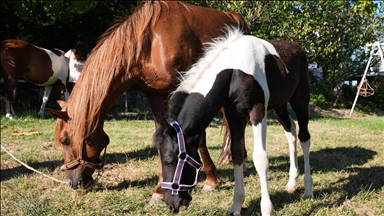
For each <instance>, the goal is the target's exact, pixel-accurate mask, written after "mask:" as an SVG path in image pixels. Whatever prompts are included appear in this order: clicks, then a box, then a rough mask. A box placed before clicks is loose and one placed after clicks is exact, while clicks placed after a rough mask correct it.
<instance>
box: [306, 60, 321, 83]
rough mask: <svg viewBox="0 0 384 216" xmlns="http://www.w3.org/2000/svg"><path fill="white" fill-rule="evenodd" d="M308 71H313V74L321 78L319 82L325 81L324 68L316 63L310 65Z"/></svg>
mask: <svg viewBox="0 0 384 216" xmlns="http://www.w3.org/2000/svg"><path fill="white" fill-rule="evenodd" d="M308 70H310V71H312V72H313V74H314V75H315V76H316V77H317V78H319V80H322V79H323V68H322V67H321V66H320V65H318V64H317V63H316V62H313V63H310V64H309V65H308Z"/></svg>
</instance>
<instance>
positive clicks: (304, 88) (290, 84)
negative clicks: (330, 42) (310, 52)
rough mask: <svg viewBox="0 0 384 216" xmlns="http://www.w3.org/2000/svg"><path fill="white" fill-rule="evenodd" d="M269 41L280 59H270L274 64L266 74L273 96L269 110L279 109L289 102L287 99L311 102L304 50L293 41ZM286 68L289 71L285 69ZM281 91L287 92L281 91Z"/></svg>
mask: <svg viewBox="0 0 384 216" xmlns="http://www.w3.org/2000/svg"><path fill="white" fill-rule="evenodd" d="M267 41H268V42H269V43H271V44H272V45H273V46H274V48H275V49H276V51H277V52H278V53H279V58H276V57H270V58H269V61H270V62H272V63H270V64H269V65H271V66H270V68H269V69H268V68H267V72H266V73H267V80H268V86H269V89H270V94H271V101H270V103H269V106H268V109H269V110H271V109H275V108H278V107H279V106H281V105H283V104H284V103H286V102H288V101H286V99H285V98H289V101H291V100H292V99H293V100H296V99H295V98H297V99H298V100H300V101H309V80H308V62H307V56H306V54H305V51H304V50H303V48H302V47H301V46H300V45H299V44H298V43H296V42H293V41H278V40H267ZM279 59H281V61H280V60H279ZM285 67H286V69H287V71H285V69H283V68H285ZM281 89H285V91H280V90H281ZM298 95H300V96H299V97H298ZM283 98H284V99H283Z"/></svg>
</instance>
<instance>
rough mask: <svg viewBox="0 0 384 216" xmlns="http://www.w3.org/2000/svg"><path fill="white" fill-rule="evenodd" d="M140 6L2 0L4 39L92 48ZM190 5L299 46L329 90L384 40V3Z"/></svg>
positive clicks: (202, 1)
mask: <svg viewBox="0 0 384 216" xmlns="http://www.w3.org/2000/svg"><path fill="white" fill-rule="evenodd" d="M138 2H141V0H137V1H121V0H111V1H98V0H92V1H63V0H52V1H48V0H20V1H10V0H5V1H1V2H0V6H1V16H2V21H1V39H2V40H4V39H7V38H16V37H19V38H20V37H25V36H30V37H27V38H28V39H29V40H30V41H31V42H33V43H35V44H37V45H39V46H43V47H47V48H51V47H57V48H61V49H64V50H67V49H70V48H71V47H72V45H73V44H72V43H73V39H74V38H76V36H77V35H78V34H84V35H86V36H87V37H88V38H89V41H90V47H92V46H94V45H95V43H96V41H97V39H98V37H99V36H100V35H101V34H102V33H103V32H104V31H105V30H106V29H107V28H108V27H109V26H110V25H111V24H112V23H113V22H114V21H115V20H116V19H119V18H121V17H124V16H126V15H129V14H130V13H132V11H133V10H134V9H135V8H136V6H137V4H138ZM187 2H189V3H193V4H197V5H201V6H204V7H211V8H216V9H219V10H225V11H234V12H237V13H240V14H241V15H242V16H243V17H244V19H245V20H246V22H247V24H248V26H249V28H250V30H251V32H252V34H253V35H255V36H257V37H260V38H264V39H276V40H292V41H296V42H298V43H299V44H301V46H302V47H303V48H304V49H305V50H306V51H307V54H308V59H309V62H317V63H318V64H319V65H321V66H322V67H323V80H322V88H321V89H324V87H325V89H328V90H329V91H330V92H331V91H332V90H333V88H334V87H335V86H336V85H337V84H338V83H340V82H341V81H343V80H345V79H348V77H350V76H351V75H354V74H362V73H363V72H364V68H365V66H366V63H367V59H368V58H367V53H366V52H363V51H361V50H362V47H363V46H364V45H365V44H366V43H372V42H374V41H378V40H381V41H384V15H383V14H384V9H383V7H384V4H383V2H382V1H374V0H348V1H329V0H319V1H304V0H302V1H276V0H275V1H267V0H258V1H256V0H247V1H236V0H228V1H225V0H220V1H219V0H191V1H187ZM377 11H380V12H381V13H377ZM352 56H353V58H351V57H352ZM326 95H329V94H326ZM330 95H331V94H330ZM328 100H329V98H328Z"/></svg>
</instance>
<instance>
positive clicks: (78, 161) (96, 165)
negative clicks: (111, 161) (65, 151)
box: [60, 137, 109, 171]
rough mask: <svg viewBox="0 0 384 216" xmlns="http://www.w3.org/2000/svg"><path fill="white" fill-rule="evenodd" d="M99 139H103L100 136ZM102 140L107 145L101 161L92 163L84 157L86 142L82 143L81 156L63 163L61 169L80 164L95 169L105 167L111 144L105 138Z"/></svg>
mask: <svg viewBox="0 0 384 216" xmlns="http://www.w3.org/2000/svg"><path fill="white" fill-rule="evenodd" d="M96 138H97V137H96ZM97 139H98V140H101V139H100V138H97ZM102 141H103V142H104V144H106V145H105V147H104V154H103V157H102V159H101V162H100V163H92V162H89V161H86V160H84V159H83V145H84V144H82V146H81V149H80V153H79V158H77V159H75V160H72V161H70V162H68V163H66V164H64V165H62V166H61V167H60V170H61V171H65V170H69V169H72V168H74V167H77V166H79V165H83V166H86V167H88V168H91V169H95V170H102V169H103V167H104V162H105V155H106V153H107V146H108V144H109V141H105V140H102Z"/></svg>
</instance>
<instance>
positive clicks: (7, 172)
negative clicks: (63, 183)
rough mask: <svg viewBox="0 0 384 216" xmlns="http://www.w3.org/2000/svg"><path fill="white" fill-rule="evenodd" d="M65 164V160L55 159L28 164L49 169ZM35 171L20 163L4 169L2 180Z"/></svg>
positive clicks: (0, 178)
mask: <svg viewBox="0 0 384 216" xmlns="http://www.w3.org/2000/svg"><path fill="white" fill-rule="evenodd" d="M62 164H63V161H60V160H54V161H44V162H38V163H31V164H28V165H29V166H31V167H33V168H34V169H48V170H49V171H54V170H55V169H57V168H58V167H60V166H61V165H62ZM32 173H34V172H33V171H32V170H29V169H27V168H26V167H24V166H22V165H20V166H18V167H13V168H10V169H2V170H1V173H0V174H1V175H0V181H7V180H10V179H12V178H14V177H16V176H20V175H24V174H32Z"/></svg>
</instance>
